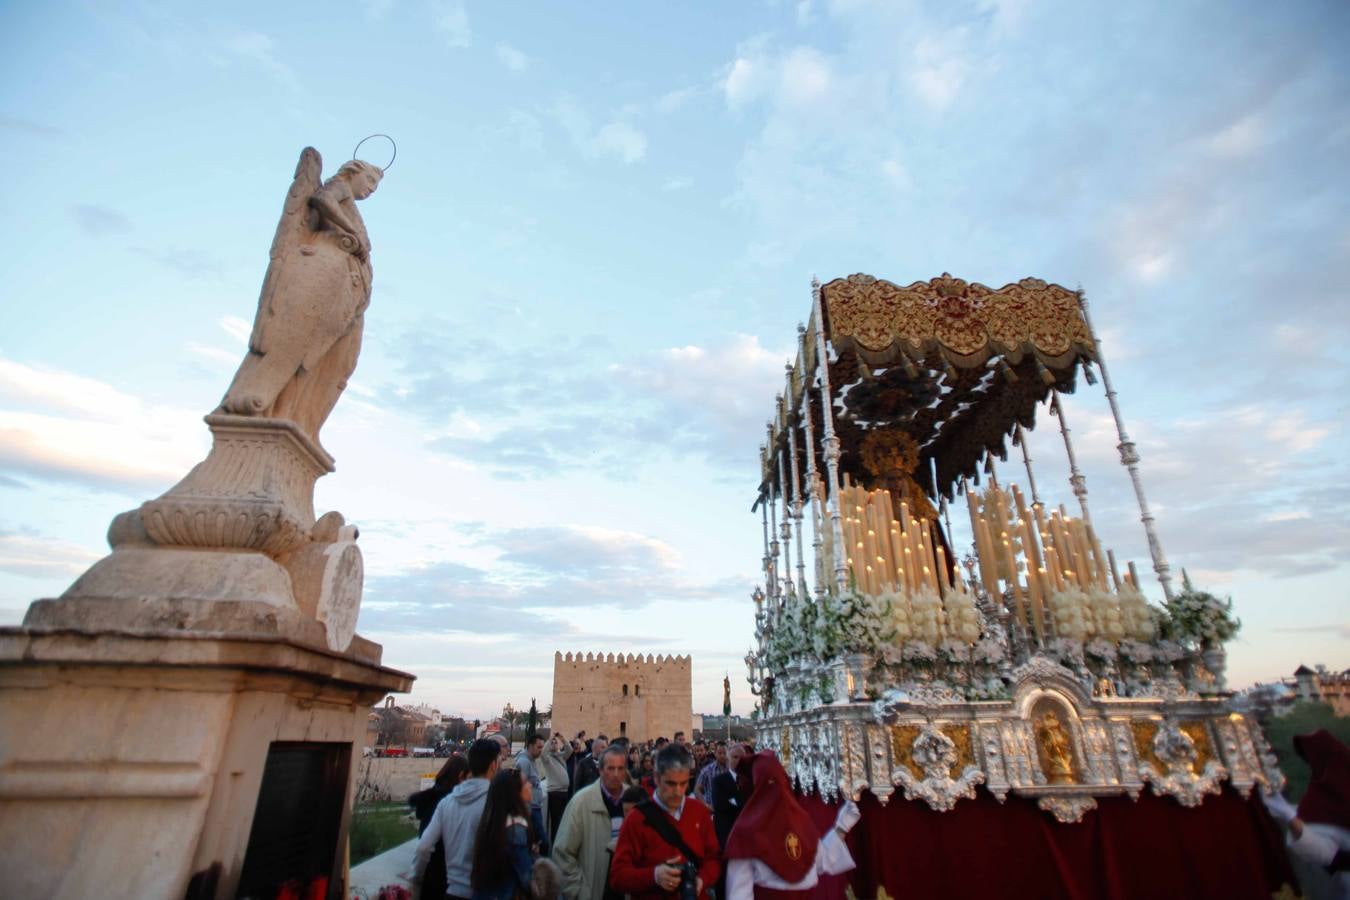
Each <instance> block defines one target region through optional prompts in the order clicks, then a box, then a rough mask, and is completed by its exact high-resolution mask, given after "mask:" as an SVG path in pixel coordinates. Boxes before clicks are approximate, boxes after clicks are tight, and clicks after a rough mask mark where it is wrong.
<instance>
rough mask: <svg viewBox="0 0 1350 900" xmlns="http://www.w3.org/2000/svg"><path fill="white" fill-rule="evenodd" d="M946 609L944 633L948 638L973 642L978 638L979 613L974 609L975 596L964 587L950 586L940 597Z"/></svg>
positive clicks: (968, 642)
mask: <svg viewBox="0 0 1350 900" xmlns="http://www.w3.org/2000/svg"><path fill="white" fill-rule="evenodd" d="M942 605H943V607H944V609H945V611H946V616H947V622H946V633H947V638H948V639H949V640H960V641H964V642H965V643H966V644H973V643H975V642H976V641H977V640H979V639H980V614H979V612H978V611H977V610H976V609H975V598H974V597H973V596H972V595H971V594H970V592H969V591H966V590H965V589H964V588H950V589H949V590H948V591H947V593H946V595H945V596H944V597H943V598H942Z"/></svg>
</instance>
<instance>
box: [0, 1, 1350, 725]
mask: <svg viewBox="0 0 1350 900" xmlns="http://www.w3.org/2000/svg"><path fill="white" fill-rule="evenodd" d="M0 29H2V32H0V33H3V34H4V35H5V37H4V39H3V41H4V50H5V52H4V54H3V55H0V151H2V152H3V156H4V158H5V159H6V160H7V161H8V162H9V171H10V173H11V177H10V186H9V196H8V198H7V202H6V203H5V204H3V205H0V234H3V235H4V239H5V245H6V247H7V248H8V251H9V252H8V253H7V262H6V265H5V276H6V277H5V279H4V284H5V287H4V290H3V298H4V299H3V307H2V308H3V310H4V322H5V328H4V329H3V330H2V331H0V616H3V619H0V620H2V621H9V622H14V621H18V619H19V618H21V616H22V611H23V609H24V607H25V606H26V604H27V603H28V602H29V601H30V600H32V599H34V598H37V597H44V596H54V595H56V594H59V593H60V592H61V591H62V590H63V589H64V588H65V586H66V585H67V584H69V582H70V581H71V580H72V579H73V578H74V577H75V576H76V575H78V574H79V573H80V572H81V571H82V570H83V569H84V568H85V567H87V566H88V565H89V564H90V563H91V562H92V561H93V560H95V559H96V558H97V557H98V556H99V555H101V554H102V553H103V552H105V546H106V545H105V544H104V543H103V534H104V531H105V529H106V526H107V523H108V521H109V519H110V518H111V517H112V515H114V514H115V513H116V512H118V511H120V510H123V509H128V508H131V507H132V506H135V505H137V504H139V503H140V502H142V501H143V500H145V499H149V498H150V497H152V496H155V495H157V494H158V493H160V492H162V491H163V490H164V489H166V488H167V487H169V486H170V485H171V484H172V483H173V482H174V481H176V480H177V478H178V477H181V475H182V474H183V473H184V472H186V470H187V468H189V467H190V466H191V465H192V464H193V463H194V462H195V461H197V460H198V459H200V458H201V456H202V455H203V454H204V453H205V450H206V448H207V443H208V442H207V435H206V431H205V427H204V426H203V425H201V423H200V416H201V415H202V414H204V413H205V412H207V411H208V410H209V409H210V408H211V407H212V406H213V405H214V404H215V403H216V402H217V400H218V398H219V396H220V394H221V393H222V392H223V390H224V387H225V386H226V384H227V383H228V381H229V378H230V375H231V374H232V372H233V369H234V367H235V365H237V361H238V359H239V358H240V357H241V355H242V353H243V350H244V346H245V343H244V342H245V339H246V337H247V332H248V328H249V325H250V322H251V317H252V314H253V310H254V306H255V303H256V296H257V290H258V285H259V283H260V281H261V277H262V273H263V270H264V268H265V265H266V259H267V248H268V246H269V244H270V241H271V234H272V230H273V228H274V227H275V223H276V218H277V216H278V214H279V212H280V208H281V201H282V198H283V196H284V194H285V191H286V188H287V186H288V185H289V181H290V176H291V173H292V171H293V168H294V165H295V160H296V158H297V157H298V154H299V151H300V149H301V148H302V147H303V146H305V145H306V144H312V145H314V146H315V147H317V148H318V149H319V151H320V152H321V153H322V154H323V156H324V159H325V163H326V171H327V172H331V171H333V170H334V169H335V168H336V166H337V165H338V164H340V163H341V162H342V161H343V160H344V159H345V158H346V157H347V155H348V154H349V153H350V152H351V147H352V146H353V145H354V144H355V143H356V141H357V140H358V139H360V138H361V137H362V136H363V135H365V134H368V133H371V132H377V131H380V132H388V133H390V134H393V135H395V137H396V138H397V140H398V143H399V156H398V161H397V163H396V165H395V166H394V167H393V168H392V169H391V171H390V173H389V176H388V178H387V179H386V180H385V182H384V183H383V185H382V186H381V187H380V190H379V191H378V192H377V193H376V194H375V195H374V196H373V197H371V198H370V199H369V200H368V201H366V202H365V204H364V205H363V211H364V215H365V217H366V222H367V226H368V228H369V230H370V233H371V237H372V243H373V245H374V253H373V256H372V259H373V262H374V267H375V292H374V299H373V302H372V305H371V307H370V310H369V312H368V313H367V322H366V340H365V349H364V351H363V356H362V359H361V365H360V368H359V369H358V371H357V374H356V377H355V378H354V379H353V383H352V385H351V386H350V388H349V390H348V392H347V394H346V396H345V397H344V399H343V402H342V403H341V404H340V405H339V408H338V410H337V411H336V413H335V414H334V416H333V418H332V419H331V420H330V421H329V424H328V425H327V426H326V428H325V431H324V440H325V444H326V445H327V447H328V448H329V450H330V451H331V452H332V453H333V454H334V455H335V456H336V457H337V459H338V472H337V474H335V475H333V476H329V477H328V478H325V479H324V480H323V481H321V482H320V486H319V489H318V496H317V501H318V506H319V508H320V509H340V510H341V511H342V512H343V513H344V514H345V515H346V516H347V517H348V519H349V520H353V521H356V522H358V523H359V524H360V525H361V528H362V537H361V543H362V546H363V547H364V551H365V558H366V566H367V587H366V596H365V603H364V606H363V612H362V615H361V620H360V624H359V629H360V630H361V632H362V633H364V634H366V635H367V636H369V637H372V638H373V639H375V640H378V641H380V642H382V643H383V644H384V645H385V659H386V661H387V662H388V663H389V664H390V665H394V666H397V667H400V668H404V669H407V670H410V671H412V672H415V673H417V674H418V675H419V676H420V678H419V681H418V683H417V687H416V688H415V690H414V696H415V697H416V698H417V699H420V700H426V701H428V702H433V703H437V704H439V705H441V706H442V707H443V708H447V709H450V710H454V711H459V712H463V713H468V714H484V713H488V712H491V711H494V710H497V709H500V708H501V706H502V704H503V703H504V702H505V701H507V700H510V701H511V702H513V703H514V704H516V705H520V704H521V703H522V702H528V698H529V697H530V696H536V697H539V698H540V699H541V702H546V698H547V697H548V695H549V692H550V682H551V673H552V655H553V651H554V650H555V649H560V650H564V651H566V650H574V651H575V650H582V651H585V650H606V651H614V652H619V651H624V652H628V651H631V652H639V651H641V652H652V653H662V652H665V653H676V652H678V653H691V654H692V655H693V658H694V672H695V675H694V677H695V707H696V708H697V709H700V710H709V711H711V710H713V709H714V708H716V707H717V706H718V701H719V700H720V696H719V695H720V682H721V678H722V674H723V672H724V671H728V670H729V671H730V672H731V673H732V675H733V684H734V686H735V705H736V708H737V710H738V711H748V709H749V707H750V704H751V702H752V698H750V697H749V695H748V693H747V692H746V690H745V689H744V687H743V685H744V681H743V677H742V674H743V666H742V665H741V663H740V662H739V660H740V657H741V656H742V655H743V654H744V653H745V650H746V648H747V646H748V644H749V642H750V640H751V628H752V625H751V618H752V616H751V604H750V602H749V599H748V596H749V592H750V591H751V590H752V589H753V588H754V586H755V584H756V583H757V581H758V580H759V573H758V571H757V570H758V558H759V554H760V548H759V525H758V522H757V521H756V518H755V517H753V516H752V515H751V514H750V512H749V507H750V503H751V502H752V500H753V499H754V497H753V490H754V485H755V481H756V476H757V471H756V470H757V447H758V441H759V439H760V437H761V436H762V434H763V423H764V421H765V420H766V419H767V417H768V415H769V413H770V411H771V408H772V400H773V394H774V392H775V391H777V390H778V389H779V388H780V386H781V383H782V366H783V362H784V361H785V360H786V358H787V356H788V354H789V352H790V350H791V348H792V344H793V341H794V340H795V327H796V323H797V322H798V321H800V320H802V319H804V318H805V317H806V315H807V314H808V312H809V303H810V294H809V280H810V277H811V275H812V274H813V273H815V274H818V275H820V277H821V278H822V279H826V280H828V279H830V278H833V277H838V276H841V275H846V274H849V273H852V272H857V271H862V272H867V273H870V274H873V275H876V276H878V277H883V278H889V279H891V280H894V281H897V282H901V283H908V282H910V281H914V280H918V279H926V278H930V277H933V276H936V275H938V274H940V273H941V272H943V271H949V272H951V273H953V274H955V275H957V276H959V277H963V278H966V279H970V280H975V281H981V282H984V283H986V284H989V285H991V286H995V287H997V286H1000V285H1002V284H1005V283H1007V282H1009V281H1014V280H1017V279H1019V278H1021V277H1024V276H1027V275H1033V276H1036V277H1040V278H1045V279H1047V280H1050V281H1056V282H1059V283H1062V284H1065V285H1068V286H1071V287H1072V286H1078V285H1081V286H1082V287H1083V288H1084V289H1085V290H1086V291H1087V293H1088V296H1089V298H1090V300H1091V302H1092V310H1093V315H1094V319H1095V323H1096V325H1097V327H1098V329H1099V331H1100V332H1101V333H1102V336H1103V339H1104V341H1105V353H1106V358H1107V361H1108V364H1109V365H1110V367H1111V370H1112V374H1113V376H1114V378H1115V380H1116V382H1117V388H1118V390H1119V391H1120V394H1121V399H1122V403H1123V407H1124V412H1125V416H1126V421H1127V424H1128V425H1129V426H1130V430H1131V432H1132V435H1133V437H1135V438H1136V440H1137V441H1138V443H1139V445H1140V449H1141V452H1142V454H1143V471H1144V477H1145V484H1146V486H1147V488H1148V491H1149V493H1150V497H1151V499H1152V501H1153V502H1154V505H1155V511H1156V513H1157V517H1158V524H1159V529H1160V531H1161V534H1162V538H1163V542H1164V545H1165V547H1166V549H1167V553H1168V555H1169V557H1170V558H1171V560H1172V562H1173V564H1174V567H1181V566H1185V567H1187V568H1188V569H1189V570H1190V571H1191V572H1192V574H1193V576H1194V577H1195V578H1196V580H1197V581H1199V582H1200V583H1201V584H1202V585H1203V586H1206V587H1208V588H1210V589H1212V590H1215V591H1218V592H1221V593H1229V594H1232V596H1233V597H1234V600H1235V602H1236V604H1237V608H1238V612H1239V615H1240V616H1241V617H1242V618H1243V620H1244V622H1245V623H1246V627H1245V628H1244V631H1243V633H1242V635H1241V636H1240V637H1239V639H1238V641H1237V642H1236V643H1235V644H1234V645H1233V646H1232V647H1231V648H1230V669H1231V677H1232V680H1233V681H1234V682H1235V683H1238V684H1243V683H1249V682H1251V681H1253V680H1256V679H1270V678H1274V677H1277V676H1280V675H1282V674H1287V673H1289V672H1291V671H1292V670H1293V668H1294V667H1295V666H1296V665H1297V664H1298V663H1299V662H1301V661H1302V662H1308V663H1316V662H1324V663H1327V664H1329V665H1332V666H1335V667H1345V666H1347V665H1350V652H1348V648H1350V588H1347V584H1348V583H1350V581H1348V578H1350V484H1348V483H1347V476H1350V467H1348V466H1347V465H1346V464H1345V462H1344V449H1343V448H1344V446H1345V442H1346V438H1347V437H1348V435H1347V428H1346V418H1347V417H1346V400H1345V397H1346V393H1347V388H1350V364H1347V362H1346V355H1345V351H1344V349H1343V348H1344V346H1345V343H1346V339H1347V338H1350V303H1347V288H1346V285H1347V284H1350V191H1347V188H1346V185H1347V184H1350V165H1348V164H1347V161H1350V114H1348V113H1350V55H1347V54H1346V53H1345V51H1344V48H1345V46H1346V45H1347V40H1350V8H1347V7H1346V6H1345V5H1344V4H1343V3H1338V2H1323V3H1311V2H1309V3H1293V4H1283V5H1280V6H1278V7H1276V6H1272V5H1270V4H1257V3H1242V4H1234V3H1184V4H1178V3H1131V4H1116V5H1114V6H1113V7H1110V8H1106V7H1103V6H1101V5H1087V4H1074V3H1067V2H1065V3H1040V2H1034V0H1004V2H978V3H960V2H958V3H940V4H939V3H934V4H924V3H869V2H863V0H838V2H834V3H828V2H811V0H804V2H798V3H791V2H781V3H740V4H731V3H718V4H713V3H704V4H682V5H679V6H677V5H674V4H670V5H663V6H659V7H658V6H657V5H654V4H653V5H639V4H619V3H588V4H572V5H570V7H569V8H566V9H563V8H549V7H543V6H538V7H536V6H527V5H524V4H487V3H473V2H467V3H455V2H429V3H428V2H402V0H384V2H374V0H372V2H366V3H354V4H349V5H344V6H338V5H334V4H324V5H318V4H314V5H310V4H300V3H296V4H282V5H277V4H250V3H240V4H231V5H230V6H229V8H228V9H226V8H213V9H203V8H201V7H200V5H197V4H170V3H139V4H117V5H113V4H94V3H89V4H64V3H53V4H44V5H41V6H39V5H36V4H26V5H21V4H8V5H6V6H5V7H3V8H2V9H0ZM378 152H379V151H376V150H373V149H372V152H371V154H370V155H371V156H372V157H374V156H376V155H378ZM371 161H373V162H376V163H379V162H381V161H382V160H380V159H374V158H372V160H371ZM1066 408H1067V409H1068V412H1069V414H1070V417H1071V422H1070V424H1071V426H1072V427H1073V428H1074V436H1075V439H1076V441H1077V444H1078V449H1079V452H1080V455H1081V456H1082V462H1083V464H1084V468H1085V470H1086V474H1087V477H1088V484H1089V490H1090V492H1091V500H1092V505H1093V515H1094V521H1095V522H1096V523H1097V524H1098V527H1099V529H1100V530H1101V532H1102V533H1103V537H1104V541H1105V542H1106V543H1108V544H1109V545H1111V546H1114V547H1115V548H1116V550H1117V553H1118V555H1120V556H1122V557H1129V558H1133V559H1135V560H1136V561H1138V562H1139V563H1140V564H1141V567H1142V568H1144V569H1147V566H1146V565H1144V563H1145V562H1146V560H1147V552H1146V549H1145V546H1144V543H1143V540H1142V534H1141V532H1140V529H1139V526H1138V524H1137V511H1136V510H1134V509H1133V508H1132V502H1133V501H1132V496H1131V494H1130V492H1129V484H1128V481H1127V479H1126V477H1125V473H1124V471H1123V470H1122V469H1121V468H1120V466H1119V464H1118V463H1117V462H1116V458H1115V450H1114V443H1115V438H1114V434H1113V432H1112V431H1111V428H1110V421H1109V417H1108V411H1107V407H1106V403H1105V400H1104V397H1103V396H1102V394H1101V388H1100V386H1098V387H1096V388H1088V389H1082V388H1080V391H1079V393H1078V395H1077V396H1075V397H1073V398H1072V399H1071V400H1070V402H1069V403H1067V404H1066ZM1057 441H1058V436H1057V435H1056V434H1055V433H1054V432H1053V431H1052V430H1051V429H1049V428H1048V427H1047V428H1044V429H1042V431H1041V432H1040V433H1038V434H1037V436H1036V439H1035V442H1034V443H1033V455H1034V458H1035V459H1036V463H1037V471H1038V481H1039V483H1040V486H1041V489H1042V492H1043V493H1044V494H1046V495H1047V496H1048V498H1049V499H1052V500H1055V501H1057V502H1066V503H1069V502H1071V501H1072V496H1071V494H1070V493H1069V491H1068V487H1067V484H1066V482H1065V478H1066V477H1067V468H1066V464H1065V462H1064V458H1063V452H1062V448H1060V445H1059V444H1058V443H1057ZM1154 593H1155V596H1156V595H1157V594H1158V592H1157V590H1156V588H1155V589H1154Z"/></svg>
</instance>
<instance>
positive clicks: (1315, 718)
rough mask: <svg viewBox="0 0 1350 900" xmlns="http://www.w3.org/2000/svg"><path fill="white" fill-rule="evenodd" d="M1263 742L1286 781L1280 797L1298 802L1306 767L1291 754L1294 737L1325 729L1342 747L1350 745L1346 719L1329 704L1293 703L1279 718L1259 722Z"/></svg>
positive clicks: (1304, 786) (1305, 781)
mask: <svg viewBox="0 0 1350 900" xmlns="http://www.w3.org/2000/svg"><path fill="white" fill-rule="evenodd" d="M1263 725H1264V727H1265V731H1266V739H1267V740H1269V741H1270V746H1271V747H1272V748H1274V750H1275V755H1276V756H1278V757H1279V759H1280V770H1281V771H1282V772H1284V777H1285V778H1288V779H1289V784H1288V786H1287V787H1286V788H1285V791H1284V795H1285V796H1286V797H1288V798H1289V801H1290V802H1291V803H1298V801H1299V798H1300V797H1302V796H1303V792H1304V791H1305V790H1307V788H1308V774H1309V773H1308V765H1307V763H1305V762H1304V761H1303V760H1302V759H1301V758H1300V757H1299V755H1298V754H1297V753H1295V752H1294V735H1297V734H1308V733H1309V732H1313V731H1317V730H1318V729H1319V728H1325V729H1326V730H1327V731H1329V732H1331V734H1332V735H1333V736H1334V737H1335V738H1336V740H1338V741H1340V742H1341V743H1343V744H1350V717H1339V718H1338V717H1337V716H1336V713H1335V712H1334V711H1333V710H1332V708H1331V704H1329V703H1296V704H1294V708H1293V709H1291V710H1290V711H1289V712H1288V713H1287V714H1285V715H1283V716H1275V717H1272V718H1271V719H1270V720H1268V721H1267V722H1265V723H1263Z"/></svg>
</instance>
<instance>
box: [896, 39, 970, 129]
mask: <svg viewBox="0 0 1350 900" xmlns="http://www.w3.org/2000/svg"><path fill="white" fill-rule="evenodd" d="M966 38H967V31H966V30H965V29H964V28H956V29H952V30H951V31H948V32H946V33H944V34H935V35H925V36H924V37H923V38H921V39H920V40H919V42H918V43H917V44H916V45H915V46H914V49H913V53H912V55H911V62H910V69H909V73H908V84H909V87H910V89H911V90H912V91H913V92H914V94H915V96H917V97H918V98H919V100H921V101H922V102H923V103H924V104H925V105H926V106H928V107H929V108H930V109H932V110H934V111H936V112H941V111H942V110H944V109H946V108H947V107H948V106H950V105H951V104H952V102H953V101H954V100H955V99H956V96H957V94H959V93H960V92H961V88H962V87H963V86H964V85H965V83H966V80H967V79H968V78H969V75H970V71H969V63H967V62H966V55H967V53H968V52H969V49H968V47H967V40H966Z"/></svg>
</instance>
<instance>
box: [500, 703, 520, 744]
mask: <svg viewBox="0 0 1350 900" xmlns="http://www.w3.org/2000/svg"><path fill="white" fill-rule="evenodd" d="M521 718H523V716H522V714H521V713H520V712H518V711H516V710H515V709H513V708H512V707H511V704H510V703H508V704H506V708H505V709H503V710H502V721H503V722H505V723H506V739H507V740H508V741H514V740H515V739H516V726H517V725H519V724H520V720H521Z"/></svg>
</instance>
